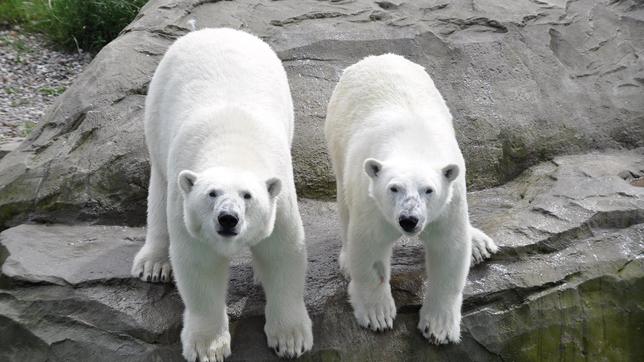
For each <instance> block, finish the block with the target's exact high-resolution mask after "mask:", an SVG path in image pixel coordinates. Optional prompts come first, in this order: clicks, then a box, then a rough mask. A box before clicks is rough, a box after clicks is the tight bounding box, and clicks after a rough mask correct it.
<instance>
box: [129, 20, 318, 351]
mask: <svg viewBox="0 0 644 362" xmlns="http://www.w3.org/2000/svg"><path fill="white" fill-rule="evenodd" d="M145 136H146V142H147V145H148V149H149V151H150V163H151V179H150V190H149V197H148V230H147V236H146V241H145V245H144V246H143V248H142V249H141V251H140V252H139V253H138V254H137V256H136V258H135V260H134V265H133V267H132V272H133V274H134V276H135V277H141V278H142V279H144V280H151V281H157V280H159V279H160V280H161V281H168V280H169V279H170V278H169V277H170V264H169V263H168V248H169V259H170V260H171V264H172V268H173V271H174V277H175V280H176V284H177V287H178V289H179V293H180V294H181V297H182V299H183V301H184V303H185V306H186V309H185V314H184V326H183V331H182V332H181V340H182V343H183V355H184V357H185V358H186V359H187V360H189V361H191V362H192V361H194V360H195V359H199V360H201V361H222V360H223V359H224V357H226V356H228V355H230V353H231V351H230V334H229V332H228V317H227V315H226V304H225V300H226V289H227V283H228V265H229V259H230V257H232V256H233V255H234V254H236V253H237V252H238V251H239V250H241V249H242V248H245V247H250V249H251V251H252V254H253V259H254V260H253V264H254V267H255V275H256V276H257V277H258V279H259V280H260V281H261V283H262V285H263V287H264V291H265V293H266V311H265V313H266V326H265V328H264V330H265V332H266V336H267V340H268V345H269V346H270V347H272V348H275V349H276V352H277V353H278V355H280V356H299V355H300V354H302V353H304V352H305V351H308V350H310V349H311V347H312V344H313V335H312V330H311V320H310V319H309V316H308V313H307V311H306V308H305V306H304V299H303V294H304V276H305V272H306V270H305V269H306V250H305V245H304V230H303V227H302V221H301V219H300V214H299V210H298V206H297V198H296V193H295V185H294V183H293V170H292V165H291V155H290V147H291V140H292V138H293V105H292V101H291V94H290V90H289V86H288V82H287V79H286V73H285V72H284V68H283V67H282V64H281V62H280V60H279V59H278V58H277V56H276V55H275V53H274V52H273V51H272V50H271V49H270V47H269V46H268V45H267V44H266V43H264V42H263V41H261V40H260V39H258V38H256V37H255V36H252V35H250V34H247V33H244V32H241V31H236V30H232V29H204V30H199V31H195V32H191V33H189V34H188V35H186V36H184V37H182V38H180V39H178V40H177V41H176V42H175V43H174V44H173V45H172V46H171V47H170V48H169V49H168V51H167V53H166V54H165V56H164V57H163V59H162V60H161V63H160V64H159V67H158V68H157V70H156V72H155V74H154V77H153V79H152V83H151V84H150V90H149V93H148V97H147V100H146V112H145ZM224 214H227V215H235V218H236V219H237V220H238V223H237V225H235V226H233V227H230V225H229V227H230V228H229V229H225V227H224V224H222V222H221V220H222V219H221V218H220V217H221V216H222V215H224ZM222 233H223V234H222ZM224 234H225V235H224Z"/></svg>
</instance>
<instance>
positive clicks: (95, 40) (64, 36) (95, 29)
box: [0, 0, 147, 51]
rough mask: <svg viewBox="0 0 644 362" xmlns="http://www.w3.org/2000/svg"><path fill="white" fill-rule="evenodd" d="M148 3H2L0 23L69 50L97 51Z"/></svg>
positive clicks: (47, 0) (94, 0) (110, 0)
mask: <svg viewBox="0 0 644 362" xmlns="http://www.w3.org/2000/svg"><path fill="white" fill-rule="evenodd" d="M146 2H147V0H33V1H26V0H2V3H1V4H0V14H2V15H0V21H2V22H4V23H8V24H23V25H24V27H25V29H27V30H29V31H36V32H41V33H43V34H45V35H47V36H48V37H49V38H50V39H51V40H52V41H53V42H54V43H56V44H58V45H60V46H62V47H64V48H68V49H75V48H77V47H78V48H81V49H83V50H88V51H97V50H99V49H100V48H101V47H103V46H104V45H105V44H107V43H108V42H109V41H111V40H112V39H114V38H116V36H117V35H118V34H119V32H120V31H121V30H122V29H123V28H124V27H125V26H126V25H127V24H128V23H129V22H131V21H132V19H134V17H135V16H136V14H137V13H138V11H139V9H140V8H141V7H142V6H143V5H144V4H145V3H146Z"/></svg>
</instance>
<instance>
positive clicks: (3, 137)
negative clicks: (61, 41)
mask: <svg viewBox="0 0 644 362" xmlns="http://www.w3.org/2000/svg"><path fill="white" fill-rule="evenodd" d="M90 60H91V56H90V54H89V53H85V52H69V53H68V52H61V51H59V50H54V49H53V46H52V45H51V44H50V43H49V42H48V41H47V40H46V38H45V37H44V36H43V35H42V34H28V33H25V32H24V31H22V29H20V28H19V27H14V28H11V29H0V85H1V90H0V142H3V141H5V142H6V141H7V140H9V139H16V138H17V139H19V138H22V137H26V136H27V135H28V134H29V132H30V131H31V130H32V129H33V128H34V127H35V125H36V124H37V123H38V122H39V121H40V118H41V117H42V116H43V114H44V113H45V111H46V109H47V107H48V106H49V105H50V104H51V103H52V102H53V101H54V99H55V98H56V97H57V96H59V95H60V94H62V93H63V92H64V91H65V89H67V87H69V86H70V85H71V83H72V82H73V80H74V78H75V77H76V75H77V74H79V73H80V72H81V71H82V70H83V68H84V67H85V66H86V65H87V64H88V63H89V62H90Z"/></svg>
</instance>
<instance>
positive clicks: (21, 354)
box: [0, 149, 644, 361]
mask: <svg viewBox="0 0 644 362" xmlns="http://www.w3.org/2000/svg"><path fill="white" fill-rule="evenodd" d="M643 174H644V149H639V150H635V151H616V152H604V153H593V154H586V155H577V156H565V157H555V158H554V159H553V160H552V161H548V162H544V163H540V164H538V165H536V166H534V167H532V168H530V169H529V170H526V171H525V172H524V173H522V174H521V175H520V176H519V177H518V178H517V179H516V180H514V181H512V182H509V183H507V184H505V185H503V186H501V187H497V188H492V189H487V190H482V191H476V192H472V193H470V194H469V195H468V197H469V202H470V208H471V214H472V219H473V222H474V224H475V225H476V226H479V227H481V228H482V229H484V230H485V231H486V232H488V233H489V234H490V235H491V236H492V237H493V238H495V240H496V241H497V243H498V244H499V245H500V247H501V251H500V252H499V254H497V255H496V256H494V257H493V258H492V259H491V260H489V261H488V262H485V263H483V264H480V265H478V266H475V267H474V268H473V269H472V270H471V272H470V275H469V279H468V283H467V286H466V291H465V299H464V303H463V321H462V330H463V339H462V342H461V343H460V344H452V345H447V346H440V347H437V346H433V345H430V344H429V343H428V342H427V341H426V340H424V339H423V338H422V336H421V334H420V332H418V331H417V330H416V324H417V322H418V310H419V308H420V304H421V301H422V296H423V292H424V291H423V255H424V252H423V249H422V245H420V243H419V242H418V241H417V240H414V239H409V240H407V239H405V240H401V241H400V242H398V243H397V244H396V246H395V248H394V253H393V257H392V265H393V267H392V280H391V284H392V290H393V294H394V299H395V300H396V305H397V307H398V313H399V315H398V317H397V319H396V321H395V323H394V330H393V331H389V332H386V333H380V334H378V333H373V332H370V331H366V330H364V329H361V328H360V327H359V326H358V325H357V323H356V322H355V321H354V318H353V316H352V311H351V307H350V305H349V304H348V302H347V295H346V288H347V282H346V280H344V279H343V277H342V276H341V275H340V273H339V271H338V267H337V254H338V252H339V248H340V244H341V242H340V240H339V230H338V229H339V225H338V223H337V215H336V213H335V205H334V204H333V203H329V202H324V201H315V200H306V199H304V200H301V202H300V206H301V210H302V214H303V219H304V224H305V229H306V233H307V246H308V251H309V269H308V273H307V285H306V295H305V302H306V304H307V307H308V309H309V312H310V313H311V317H312V319H313V323H314V338H315V346H314V348H313V351H311V352H310V353H308V354H306V355H304V356H303V357H302V358H301V360H302V361H340V360H342V361H365V360H382V361H410V360H436V361H447V360H461V361H466V360H473V361H492V360H494V361H496V360H510V361H514V360H562V359H566V360H573V359H578V358H581V356H583V357H584V358H587V359H588V360H603V359H606V360H621V361H627V360H637V359H638V358H640V357H641V356H642V355H644V345H643V344H642V343H641V341H642V340H643V338H644V329H643V328H642V326H643V325H644V310H642V307H641V306H642V304H643V303H644V261H643V259H642V255H643V253H644V243H643V242H642V240H644V188H642V187H637V186H633V185H631V183H630V181H631V178H633V177H640V176H642V175H643ZM627 175H628V176H627ZM143 235H144V230H143V228H132V227H114V226H112V227H110V226H96V225H94V226H92V225H75V226H66V225H21V226H17V227H14V228H10V229H7V230H5V231H4V232H3V233H1V234H0V264H2V269H1V270H2V278H0V360H3V361H45V360H46V361H88V360H91V361H117V360H119V361H120V360H123V361H150V360H155V361H177V360H181V347H180V344H179V331H180V328H181V313H182V309H183V307H182V303H181V300H180V297H179V295H178V293H177V291H176V289H175V287H174V286H173V285H161V284H148V283H143V282H141V281H139V280H135V279H132V278H130V277H129V275H128V273H129V266H130V263H131V261H132V258H133V257H134V253H135V251H136V249H137V248H138V247H139V246H140V245H141V243H142V242H143ZM231 269H232V270H231V283H230V289H229V295H228V306H229V310H228V313H229V315H230V317H231V326H230V330H231V335H232V338H233V340H232V351H233V355H232V357H231V358H230V359H229V360H230V361H270V360H277V358H276V356H275V355H274V354H273V352H272V351H271V350H269V349H268V348H267V347H266V341H265V337H264V332H263V324H264V318H263V305H264V296H263V292H262V290H261V287H259V286H256V285H254V284H253V281H252V280H253V278H252V269H251V264H250V255H249V254H248V253H246V254H243V255H240V256H238V257H236V258H235V259H234V260H233V261H232V267H231ZM427 292H429V293H431V287H430V289H429V290H428V291H427Z"/></svg>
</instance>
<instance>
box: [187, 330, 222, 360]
mask: <svg viewBox="0 0 644 362" xmlns="http://www.w3.org/2000/svg"><path fill="white" fill-rule="evenodd" d="M181 343H182V345H183V358H185V359H186V361H189V362H194V361H197V362H223V361H224V358H226V357H228V356H230V333H229V332H228V331H227V330H226V331H224V332H220V333H219V334H217V333H212V334H210V333H205V332H198V333H196V332H191V331H188V330H186V328H184V329H183V331H181Z"/></svg>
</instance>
